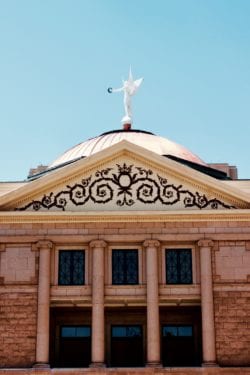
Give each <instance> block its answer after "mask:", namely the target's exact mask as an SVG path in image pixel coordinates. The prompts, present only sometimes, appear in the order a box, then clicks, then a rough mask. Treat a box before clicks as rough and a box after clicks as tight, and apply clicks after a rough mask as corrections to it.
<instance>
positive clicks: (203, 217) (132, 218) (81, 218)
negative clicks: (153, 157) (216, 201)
mask: <svg viewBox="0 0 250 375" xmlns="http://www.w3.org/2000/svg"><path fill="white" fill-rule="evenodd" d="M194 221H196V222H197V221H210V222H211V221H213V222H214V221H249V222H250V210H241V209H232V210H216V211H211V210H203V211H192V212H191V211H188V212H187V211H178V212H176V211H175V212H173V211H169V212H164V211H152V212H149V211H147V212H145V211H134V212H131V211H130V212H119V213H117V212H109V211H107V212H103V211H101V212H98V211H96V212H70V213H69V212H56V213H55V212H53V213H51V212H39V213H38V212H35V213H34V212H19V211H15V212H0V225H1V224H14V223H107V222H194Z"/></svg>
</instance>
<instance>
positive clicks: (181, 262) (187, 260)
mask: <svg viewBox="0 0 250 375" xmlns="http://www.w3.org/2000/svg"><path fill="white" fill-rule="evenodd" d="M166 282H167V284H192V282H193V276H192V250H191V249H176V250H173V249H171V250H168V249H167V250H166Z"/></svg>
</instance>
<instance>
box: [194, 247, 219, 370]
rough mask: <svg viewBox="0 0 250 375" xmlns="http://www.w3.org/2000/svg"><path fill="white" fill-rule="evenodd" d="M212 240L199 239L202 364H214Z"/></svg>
mask: <svg viewBox="0 0 250 375" xmlns="http://www.w3.org/2000/svg"><path fill="white" fill-rule="evenodd" d="M213 245H214V242H213V241H212V240H200V241H199V242H198V246H199V248H200V271H201V317H202V347H203V366H215V365H216V350H215V330H214V301H213V278H212V262H211V247H213Z"/></svg>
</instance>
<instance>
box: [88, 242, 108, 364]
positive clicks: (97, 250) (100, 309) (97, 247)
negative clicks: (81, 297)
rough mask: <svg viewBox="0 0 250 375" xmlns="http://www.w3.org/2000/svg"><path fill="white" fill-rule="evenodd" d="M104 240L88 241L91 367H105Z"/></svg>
mask: <svg viewBox="0 0 250 375" xmlns="http://www.w3.org/2000/svg"><path fill="white" fill-rule="evenodd" d="M106 246H107V244H106V242H104V241H101V240H97V241H92V242H91V243H90V247H91V248H92V249H93V250H92V254H93V256H92V339H91V342H92V346H91V367H105V363H104V358H105V352H104V249H105V247H106Z"/></svg>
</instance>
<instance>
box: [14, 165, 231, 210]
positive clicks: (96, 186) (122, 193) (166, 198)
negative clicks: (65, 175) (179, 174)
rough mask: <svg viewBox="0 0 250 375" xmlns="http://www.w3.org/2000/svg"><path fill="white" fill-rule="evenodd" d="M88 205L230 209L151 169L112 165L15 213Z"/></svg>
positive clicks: (221, 202) (220, 202)
mask: <svg viewBox="0 0 250 375" xmlns="http://www.w3.org/2000/svg"><path fill="white" fill-rule="evenodd" d="M88 202H92V203H94V204H96V205H105V204H107V203H109V202H112V203H115V205H116V206H118V207H125V206H127V207H131V206H133V205H135V204H136V202H140V203H143V204H145V205H153V204H155V203H161V204H162V205H164V206H172V205H175V204H177V203H182V204H183V206H184V208H199V209H204V208H210V209H221V208H227V209H230V208H234V206H231V205H228V204H226V203H224V202H223V201H221V200H219V199H217V198H212V199H209V198H208V197H207V196H206V195H205V194H201V193H199V192H197V191H196V192H192V191H190V190H189V189H187V188H185V187H184V186H183V185H175V184H174V183H172V182H171V181H170V180H169V179H167V178H164V177H161V176H160V175H158V174H156V173H154V172H153V171H152V170H151V169H145V168H143V167H138V166H134V165H133V164H131V165H127V164H126V163H124V164H122V165H120V164H116V167H114V168H105V169H102V170H97V171H96V172H95V173H94V174H93V175H90V176H89V177H87V178H84V179H82V180H81V181H79V182H78V183H75V184H74V185H72V186H71V185H67V186H66V187H65V189H63V190H61V191H59V192H56V193H54V192H51V193H49V194H48V195H44V196H43V197H42V198H41V199H40V200H33V201H31V202H30V203H28V204H27V205H25V206H23V207H21V208H16V210H18V211H25V210H27V209H31V210H34V211H39V210H41V209H47V210H50V209H53V208H56V209H60V210H62V211H65V209H67V206H68V205H69V204H71V205H72V204H73V205H74V206H84V205H86V204H87V203H88Z"/></svg>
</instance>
